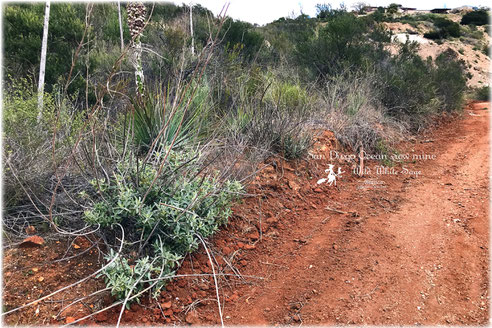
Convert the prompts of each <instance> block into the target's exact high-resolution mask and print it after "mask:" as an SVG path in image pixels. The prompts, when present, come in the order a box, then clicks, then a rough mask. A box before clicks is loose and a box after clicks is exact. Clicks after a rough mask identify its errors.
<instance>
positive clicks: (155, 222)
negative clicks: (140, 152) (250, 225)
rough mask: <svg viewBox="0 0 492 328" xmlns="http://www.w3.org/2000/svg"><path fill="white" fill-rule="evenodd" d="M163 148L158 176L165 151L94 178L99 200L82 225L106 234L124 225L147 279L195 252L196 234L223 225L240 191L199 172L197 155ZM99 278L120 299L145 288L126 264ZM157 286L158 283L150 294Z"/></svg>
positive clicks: (208, 232) (127, 251)
mask: <svg viewBox="0 0 492 328" xmlns="http://www.w3.org/2000/svg"><path fill="white" fill-rule="evenodd" d="M164 149H165V151H166V152H169V155H168V158H167V161H166V162H165V165H163V166H162V167H163V169H162V171H161V172H160V174H159V171H158V170H159V164H160V163H161V162H162V161H163V158H164V156H165V154H164V153H161V154H155V158H154V159H153V163H154V164H151V163H147V164H145V165H143V166H141V167H139V166H138V164H136V163H135V161H133V162H131V161H130V160H126V161H123V162H120V163H119V164H118V167H117V170H116V171H115V173H114V175H113V178H112V179H111V181H109V182H108V181H105V180H104V179H100V180H93V181H92V182H91V183H92V185H93V187H94V189H95V190H98V193H99V194H100V196H99V197H97V200H96V201H95V203H94V204H93V206H92V208H91V209H89V210H86V211H85V213H84V219H85V220H86V222H88V223H90V224H93V225H100V226H101V227H102V228H103V229H106V230H108V231H110V230H111V227H112V226H114V225H115V224H121V226H123V228H124V229H125V236H126V242H127V243H129V245H132V244H137V243H138V245H140V246H141V247H143V248H141V249H140V254H139V255H142V256H148V257H144V258H142V256H139V258H140V260H139V261H140V262H137V265H138V268H139V269H141V272H142V274H145V275H146V276H147V278H149V277H154V278H155V277H156V275H157V274H158V273H160V274H162V272H164V274H170V273H171V272H172V270H173V268H174V266H175V265H176V261H177V260H178V259H179V258H181V257H182V256H184V255H185V254H187V253H189V252H191V251H193V250H196V249H197V248H198V246H199V243H200V241H199V237H198V236H201V237H203V238H205V237H208V236H210V235H211V234H212V233H214V232H215V231H217V229H218V227H219V226H220V225H222V224H224V223H226V221H227V218H228V217H229V216H230V214H231V205H232V202H233V201H234V200H236V199H237V198H238V193H239V192H240V191H241V190H242V186H241V185H240V184H239V183H238V182H236V181H229V180H226V181H220V180H219V179H218V177H217V176H207V175H204V174H203V173H200V172H201V170H200V165H199V162H198V161H199V159H200V154H199V153H197V152H196V151H193V150H190V149H187V150H182V151H174V150H169V147H164ZM156 177H157V178H156ZM154 180H155V181H154ZM145 241H147V243H144V242H145ZM146 244H147V245H146ZM135 247H136V246H134V247H131V246H128V247H126V248H125V252H124V253H125V254H130V253H131V251H132V250H134V251H136V250H137V249H135ZM110 257H111V254H110ZM124 258H127V256H124ZM135 269H136V267H135ZM135 271H136V270H135ZM143 272H146V273H143ZM103 274H104V275H105V276H106V281H107V285H108V287H111V288H112V291H113V294H114V295H116V296H117V297H120V298H121V297H123V296H127V295H128V293H132V294H135V292H136V291H137V290H139V289H141V288H143V286H144V283H143V282H137V281H136V279H137V276H138V274H137V273H136V272H134V271H132V270H129V269H128V265H127V263H126V262H125V260H123V262H122V263H119V264H117V263H115V264H114V265H112V266H110V267H109V268H107V269H106V270H105V271H104V272H103ZM132 284H137V286H138V288H137V290H135V288H133V289H129V288H128V287H129V286H130V285H132ZM160 287H162V284H160V285H158V286H157V287H156V288H157V289H154V292H158V289H159V288H160Z"/></svg>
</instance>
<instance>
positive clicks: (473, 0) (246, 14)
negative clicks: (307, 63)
mask: <svg viewBox="0 0 492 328" xmlns="http://www.w3.org/2000/svg"><path fill="white" fill-rule="evenodd" d="M190 1H192V2H193V3H199V4H201V5H202V6H204V7H206V8H208V9H210V10H211V11H212V12H213V13H214V14H218V13H219V12H220V10H221V9H222V7H223V6H224V4H225V3H226V0H184V1H183V0H181V1H176V0H175V2H176V3H181V2H184V3H190ZM360 1H361V0H347V1H322V0H302V1H299V0H229V1H228V2H229V9H228V11H227V14H228V16H230V17H232V18H236V19H240V20H243V21H247V22H250V23H257V24H266V23H270V22H271V21H274V20H275V19H277V18H280V17H286V16H289V15H290V14H291V13H292V12H293V13H294V14H295V15H296V16H297V15H298V14H299V13H300V12H301V10H302V12H303V13H305V14H307V15H310V16H314V15H315V14H316V8H315V6H316V4H318V3H329V4H331V5H332V7H335V8H336V7H339V5H340V3H341V2H344V3H345V5H346V6H347V7H348V8H349V9H352V8H351V6H352V5H353V4H354V3H357V2H360ZM488 1H489V0H410V1H408V0H400V1H395V0H392V1H385V0H372V1H368V0H367V1H363V2H365V3H368V4H370V5H372V6H387V5H388V4H390V3H392V2H396V3H399V4H402V5H403V6H405V7H415V8H417V9H432V8H455V7H460V6H463V5H471V6H486V5H487V2H488Z"/></svg>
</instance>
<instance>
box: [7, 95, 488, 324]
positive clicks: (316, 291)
mask: <svg viewBox="0 0 492 328" xmlns="http://www.w3.org/2000/svg"><path fill="white" fill-rule="evenodd" d="M489 112H490V104H488V103H475V104H472V105H470V106H469V107H468V108H467V109H466V110H465V111H464V114H463V118H448V119H444V120H443V121H442V122H441V124H439V126H438V127H437V128H435V129H429V131H428V132H427V133H425V134H424V135H422V136H420V137H419V138H417V139H414V140H409V141H407V142H405V143H402V144H401V145H400V146H398V147H397V148H398V150H399V152H398V155H400V156H402V157H403V156H405V155H408V156H409V158H408V159H405V160H404V161H403V162H399V163H396V162H392V163H389V162H383V163H386V164H392V165H393V166H388V165H384V164H380V162H376V161H368V162H366V163H365V167H366V168H367V169H369V170H370V172H367V173H366V174H365V176H364V177H358V176H356V175H355V174H354V173H353V172H352V169H353V167H354V162H353V161H352V160H331V159H330V151H334V150H337V145H336V142H335V139H334V138H333V136H332V134H331V133H329V132H326V133H324V134H322V135H321V136H320V137H319V138H318V139H317V142H316V144H315V145H314V147H313V149H312V151H311V155H312V156H310V157H309V158H308V159H307V160H303V161H298V162H284V161H280V160H271V161H269V162H268V165H267V166H266V167H265V168H264V169H263V170H262V172H261V173H260V174H259V176H258V177H257V178H256V180H255V181H254V183H253V184H252V185H251V187H250V189H249V190H248V192H249V193H250V194H251V196H250V197H247V198H245V199H244V200H243V202H242V203H241V204H239V205H237V206H236V208H235V209H234V216H233V217H232V218H231V220H230V223H229V224H228V226H226V227H225V228H224V229H223V230H222V231H221V232H219V233H218V234H216V235H215V237H214V238H213V239H212V240H211V241H210V245H209V247H210V249H211V251H212V254H213V255H214V262H215V263H214V267H215V269H216V272H219V273H220V274H219V275H218V281H219V284H218V289H219V295H220V301H221V309H222V313H223V320H224V323H225V324H227V325H237V324H240V325H290V324H292V325H299V324H307V325H315V324H324V325H334V324H376V325H390V324H391V325H413V324H421V325H433V324H444V325H446V324H452V325H464V324H466V325H485V324H487V323H488V322H489V293H488V289H489V284H488V281H489V279H488V278H489V178H488V172H489V126H488V122H489ZM340 153H341V152H340ZM332 154H334V153H333V152H332ZM414 156H416V157H414ZM328 164H334V165H335V167H334V169H335V173H336V172H337V170H338V167H341V169H342V171H343V172H344V173H343V174H342V176H341V177H339V178H338V179H337V185H336V186H335V185H331V186H330V185H328V184H326V183H323V184H317V181H318V180H319V179H320V178H326V177H327V173H325V169H327V168H328ZM9 252H12V254H10V253H9ZM15 252H20V250H18V249H17V250H15V249H12V250H9V251H7V252H6V255H7V257H6V258H5V259H4V302H5V303H7V305H8V308H13V307H15V306H18V305H20V304H22V303H19V302H21V300H19V296H18V297H17V298H15V297H13V296H12V295H13V294H15V293H17V295H19V293H21V291H22V287H21V286H20V283H13V282H12V280H13V278H12V277H16V276H17V275H19V272H22V270H21V271H15V270H12V269H9V266H8V265H9V261H10V262H11V261H14V259H13V258H14V257H13V256H14V255H15V254H16V253H15ZM88 253H89V252H87V253H86V254H88ZM9 256H10V257H9ZM82 259H83V257H82ZM79 261H82V260H79ZM55 269H56V268H51V267H46V268H44V269H43V270H46V275H48V276H50V274H49V272H51V271H49V270H55ZM211 272H212V270H211V265H210V263H209V261H208V258H207V256H206V253H205V251H204V250H203V249H201V250H199V251H197V252H196V253H194V254H193V255H190V256H188V257H187V258H186V260H185V261H184V262H183V266H182V267H181V268H180V269H179V271H178V274H181V275H190V274H193V275H194V276H186V277H182V278H178V279H175V280H173V281H172V282H171V283H169V284H168V286H167V287H166V290H165V291H163V292H162V293H161V298H160V299H159V300H158V301H154V300H149V299H148V298H145V299H143V300H142V304H141V305H133V306H132V307H131V309H130V310H125V312H124V315H123V323H124V324H146V325H158V324H164V323H174V324H199V325H216V324H220V317H219V313H218V308H217V299H216V295H215V294H216V291H215V285H214V280H213V277H212V276H211ZM62 276H63V274H62ZM9 277H10V278H9ZM29 279H31V278H29ZM29 279H27V281H30V280H29ZM99 283H100V281H91V282H89V284H87V286H86V287H85V289H83V291H84V292H83V294H85V295H87V294H89V293H90V292H91V291H93V290H95V286H96V284H99ZM12 284H13V285H14V287H15V288H17V289H15V288H14V292H13V291H12V287H11V286H13V285H12ZM38 288H39V287H38ZM35 296H36V295H32V296H30V297H31V299H32V297H35ZM72 297H75V296H73V295H72ZM97 300H98V299H90V298H89V299H88V300H87V302H86V303H85V304H84V305H78V307H74V308H72V309H69V310H67V313H62V315H61V316H60V317H59V318H57V319H56V320H55V319H53V318H52V317H51V316H52V315H53V314H56V312H57V311H58V310H59V309H60V308H61V306H62V305H61V304H59V303H60V301H59V298H58V301H57V302H52V303H43V304H42V308H41V310H42V311H38V314H37V316H36V312H35V310H36V309H35V307H31V308H29V309H26V310H22V311H19V313H14V314H12V315H9V316H7V318H6V322H7V323H9V324H15V323H22V324H33V323H37V324H40V323H48V322H49V323H66V322H70V321H72V320H73V319H76V318H80V317H82V316H83V315H86V314H88V313H91V311H94V310H97V309H98V308H101V307H102V306H103V305H104V304H109V303H110V299H106V300H103V301H99V303H97V302H98V301H97ZM63 304H64V305H66V304H67V303H66V302H64V303H63ZM39 312H41V314H39ZM118 314H119V309H116V308H115V309H113V310H110V311H106V312H104V313H103V314H99V315H97V316H95V317H93V318H91V319H90V320H88V321H86V322H83V323H86V324H87V323H88V324H114V323H115V322H116V320H117V318H118ZM36 318H37V319H36ZM41 318H45V319H44V321H41ZM46 318H48V319H46Z"/></svg>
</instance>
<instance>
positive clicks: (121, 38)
mask: <svg viewBox="0 0 492 328" xmlns="http://www.w3.org/2000/svg"><path fill="white" fill-rule="evenodd" d="M118 21H119V23H120V40H121V51H123V49H125V43H124V42H123V22H122V21H121V6H120V1H118Z"/></svg>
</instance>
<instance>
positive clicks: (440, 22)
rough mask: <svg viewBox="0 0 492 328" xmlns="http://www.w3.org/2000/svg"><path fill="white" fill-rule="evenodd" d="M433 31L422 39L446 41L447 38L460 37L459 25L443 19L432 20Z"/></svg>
mask: <svg viewBox="0 0 492 328" xmlns="http://www.w3.org/2000/svg"><path fill="white" fill-rule="evenodd" d="M434 26H435V27H436V29H435V30H434V31H431V32H428V33H425V34H424V37H425V38H427V39H431V40H436V39H447V38H449V37H454V38H458V37H459V36H460V35H461V31H460V25H459V24H458V23H456V22H453V21H451V20H449V19H446V18H443V17H436V18H434Z"/></svg>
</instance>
